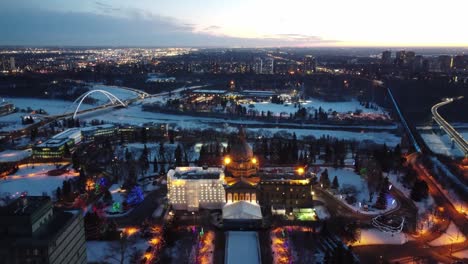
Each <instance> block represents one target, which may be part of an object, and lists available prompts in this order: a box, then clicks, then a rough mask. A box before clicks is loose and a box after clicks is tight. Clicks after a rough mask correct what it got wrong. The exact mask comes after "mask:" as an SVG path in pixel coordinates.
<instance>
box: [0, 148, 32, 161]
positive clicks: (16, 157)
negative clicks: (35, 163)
mask: <svg viewBox="0 0 468 264" xmlns="http://www.w3.org/2000/svg"><path fill="white" fill-rule="evenodd" d="M31 155H32V150H31V149H27V150H5V151H2V152H0V163H1V162H17V161H20V160H23V159H25V158H28V157H30V156H31Z"/></svg>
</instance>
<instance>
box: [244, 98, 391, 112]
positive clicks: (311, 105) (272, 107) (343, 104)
mask: <svg viewBox="0 0 468 264" xmlns="http://www.w3.org/2000/svg"><path fill="white" fill-rule="evenodd" d="M242 106H245V107H246V108H247V109H253V110H257V111H258V112H262V111H264V112H265V113H266V112H267V111H271V112H272V113H273V116H280V115H281V113H285V114H287V115H289V114H290V113H295V112H297V110H298V109H299V108H297V107H294V104H291V103H284V104H274V103H270V102H258V103H255V102H250V103H245V104H242ZM301 107H304V108H306V109H307V110H308V112H309V113H313V112H314V111H315V110H317V111H318V110H319V108H320V107H321V108H322V109H323V111H326V112H332V111H336V112H338V113H347V112H355V111H356V110H361V111H362V112H363V113H376V114H377V113H378V114H385V113H386V112H385V111H384V110H383V109H381V108H378V109H377V110H375V109H370V108H369V109H367V108H365V107H364V106H362V105H361V104H359V102H358V101H357V100H351V101H340V102H326V101H322V100H319V99H315V98H311V99H310V100H307V101H305V102H303V103H301Z"/></svg>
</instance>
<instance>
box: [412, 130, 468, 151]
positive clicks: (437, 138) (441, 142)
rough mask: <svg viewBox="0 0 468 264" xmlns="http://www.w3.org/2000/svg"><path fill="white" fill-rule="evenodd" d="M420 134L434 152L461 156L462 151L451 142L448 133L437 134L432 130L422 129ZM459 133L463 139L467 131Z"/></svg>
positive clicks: (466, 135)
mask: <svg viewBox="0 0 468 264" xmlns="http://www.w3.org/2000/svg"><path fill="white" fill-rule="evenodd" d="M420 134H421V137H422V138H423V139H424V141H425V142H426V144H427V145H428V146H429V148H430V149H431V150H432V151H434V152H435V153H438V154H443V155H447V156H451V157H463V153H462V151H461V150H460V149H459V148H458V147H457V146H456V145H455V144H452V142H451V140H450V137H449V136H448V134H445V133H443V134H441V135H437V134H435V133H434V132H432V131H424V132H421V133H420ZM461 135H462V136H463V138H465V139H466V138H468V132H466V131H465V132H463V133H461Z"/></svg>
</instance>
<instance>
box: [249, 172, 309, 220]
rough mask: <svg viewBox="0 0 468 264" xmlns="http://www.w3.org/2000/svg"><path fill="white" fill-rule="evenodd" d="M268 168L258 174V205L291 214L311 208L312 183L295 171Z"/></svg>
mask: <svg viewBox="0 0 468 264" xmlns="http://www.w3.org/2000/svg"><path fill="white" fill-rule="evenodd" d="M287 171H288V169H287V168H270V169H265V168H264V169H263V170H261V171H260V172H259V177H260V183H259V185H258V187H259V190H260V194H261V197H260V204H261V205H262V206H264V207H265V208H272V209H274V210H276V211H285V212H288V213H290V212H293V211H295V210H297V209H304V208H312V207H313V206H312V182H311V180H310V179H309V178H306V177H305V176H304V175H299V174H298V173H297V170H296V169H294V168H289V171H290V173H288V172H287Z"/></svg>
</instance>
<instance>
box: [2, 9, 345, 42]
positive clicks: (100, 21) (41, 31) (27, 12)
mask: <svg viewBox="0 0 468 264" xmlns="http://www.w3.org/2000/svg"><path fill="white" fill-rule="evenodd" d="M95 5H96V8H97V11H98V13H91V12H58V11H48V10H37V9H35V10H34V9H14V10H8V9H2V10H0V24H1V25H2V27H0V35H1V36H2V37H1V38H0V45H41V46H206V47H210V46H211V47H214V46H243V47H259V46H314V45H327V44H334V43H337V42H338V41H333V40H331V41H329V40H323V39H322V38H320V37H317V36H307V35H300V34H284V35H282V34H279V35H269V36H263V37H261V38H237V37H231V36H226V35H220V34H216V31H217V30H218V29H219V26H216V25H211V26H209V27H206V28H204V29H202V30H197V29H196V28H197V25H193V24H190V23H186V22H184V21H180V20H177V19H175V18H172V17H165V16H161V15H158V14H154V13H151V12H148V11H145V10H139V9H134V8H126V9H122V8H120V7H119V8H116V7H113V6H111V5H109V4H106V3H104V2H101V1H95Z"/></svg>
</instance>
